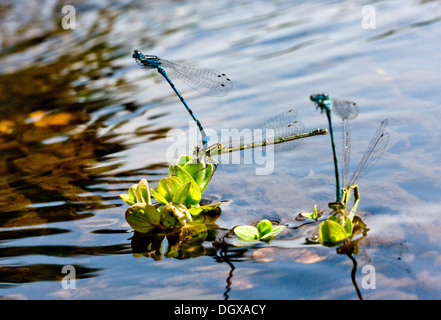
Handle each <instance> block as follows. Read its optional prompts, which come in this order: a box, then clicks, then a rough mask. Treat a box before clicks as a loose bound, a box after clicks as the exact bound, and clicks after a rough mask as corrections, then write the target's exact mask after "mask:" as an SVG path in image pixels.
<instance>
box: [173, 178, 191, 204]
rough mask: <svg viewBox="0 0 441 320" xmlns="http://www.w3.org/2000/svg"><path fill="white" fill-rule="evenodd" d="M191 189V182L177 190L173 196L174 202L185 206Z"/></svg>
mask: <svg viewBox="0 0 441 320" xmlns="http://www.w3.org/2000/svg"><path fill="white" fill-rule="evenodd" d="M190 187H191V181H188V182H186V183H184V184H183V185H182V186H180V187H179V188H178V190H176V192H175V194H174V195H173V199H172V200H173V202H175V203H180V204H185V200H186V199H187V197H188V194H189V193H190Z"/></svg>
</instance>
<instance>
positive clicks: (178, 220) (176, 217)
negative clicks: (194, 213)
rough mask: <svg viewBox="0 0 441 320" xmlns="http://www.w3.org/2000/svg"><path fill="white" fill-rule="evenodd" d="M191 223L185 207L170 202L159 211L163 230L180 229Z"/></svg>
mask: <svg viewBox="0 0 441 320" xmlns="http://www.w3.org/2000/svg"><path fill="white" fill-rule="evenodd" d="M192 221H193V219H192V217H191V214H190V212H188V209H187V207H186V206H184V205H183V204H180V203H174V202H170V203H168V204H167V205H166V206H165V207H164V208H163V209H162V211H161V224H162V225H163V226H164V228H166V229H169V228H174V227H182V226H185V225H188V224H189V223H191V222H192Z"/></svg>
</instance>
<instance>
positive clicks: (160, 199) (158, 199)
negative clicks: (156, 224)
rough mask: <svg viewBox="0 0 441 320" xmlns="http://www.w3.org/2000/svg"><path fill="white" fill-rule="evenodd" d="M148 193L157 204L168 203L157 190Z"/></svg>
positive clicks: (153, 189)
mask: <svg viewBox="0 0 441 320" xmlns="http://www.w3.org/2000/svg"><path fill="white" fill-rule="evenodd" d="M150 192H151V193H152V196H153V198H155V199H156V200H157V201H158V202H159V203H162V204H167V203H168V201H167V199H165V197H164V196H163V195H161V194H160V193H159V192H158V190H157V189H155V188H152V189H150Z"/></svg>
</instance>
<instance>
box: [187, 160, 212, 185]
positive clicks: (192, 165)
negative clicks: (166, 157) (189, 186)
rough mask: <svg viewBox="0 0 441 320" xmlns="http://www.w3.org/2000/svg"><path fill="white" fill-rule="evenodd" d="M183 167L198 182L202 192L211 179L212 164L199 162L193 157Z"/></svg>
mask: <svg viewBox="0 0 441 320" xmlns="http://www.w3.org/2000/svg"><path fill="white" fill-rule="evenodd" d="M182 169H184V170H185V171H187V172H188V173H189V174H190V175H191V177H192V178H193V180H194V181H195V182H196V183H197V184H198V186H199V188H200V189H201V192H204V190H205V188H206V187H207V186H208V183H209V182H210V180H211V173H212V172H213V165H212V164H210V163H209V164H203V163H201V162H198V161H197V159H192V160H190V161H188V162H187V163H186V164H185V165H183V166H182Z"/></svg>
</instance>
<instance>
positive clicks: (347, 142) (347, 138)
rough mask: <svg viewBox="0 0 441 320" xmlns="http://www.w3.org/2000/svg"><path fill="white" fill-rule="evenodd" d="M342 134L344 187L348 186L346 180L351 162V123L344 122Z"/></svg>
mask: <svg viewBox="0 0 441 320" xmlns="http://www.w3.org/2000/svg"><path fill="white" fill-rule="evenodd" d="M341 133H342V156H343V162H342V163H341V169H340V170H341V175H342V186H343V187H345V186H347V185H346V178H347V177H348V171H349V164H350V162H351V127H350V126H349V121H347V120H344V121H343V123H342V126H341Z"/></svg>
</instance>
